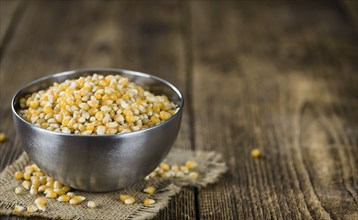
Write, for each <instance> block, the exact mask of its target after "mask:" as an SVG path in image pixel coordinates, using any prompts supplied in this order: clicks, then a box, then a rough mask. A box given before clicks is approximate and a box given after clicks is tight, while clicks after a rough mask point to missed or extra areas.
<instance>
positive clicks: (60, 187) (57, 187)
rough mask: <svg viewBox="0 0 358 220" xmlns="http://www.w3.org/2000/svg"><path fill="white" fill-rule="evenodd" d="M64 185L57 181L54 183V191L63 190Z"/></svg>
mask: <svg viewBox="0 0 358 220" xmlns="http://www.w3.org/2000/svg"><path fill="white" fill-rule="evenodd" d="M62 186H63V185H62V184H61V183H60V182H58V181H55V182H54V183H53V188H54V189H62Z"/></svg>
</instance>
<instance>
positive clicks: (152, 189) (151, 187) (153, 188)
mask: <svg viewBox="0 0 358 220" xmlns="http://www.w3.org/2000/svg"><path fill="white" fill-rule="evenodd" d="M155 191H156V189H155V187H154V186H148V187H147V188H145V189H144V190H143V192H145V193H148V194H154V193H155Z"/></svg>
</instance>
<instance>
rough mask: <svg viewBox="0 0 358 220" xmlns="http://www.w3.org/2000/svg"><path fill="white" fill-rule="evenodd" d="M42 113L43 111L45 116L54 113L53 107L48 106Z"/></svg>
mask: <svg viewBox="0 0 358 220" xmlns="http://www.w3.org/2000/svg"><path fill="white" fill-rule="evenodd" d="M42 111H43V112H44V113H45V114H48V113H52V112H53V109H52V107H51V106H48V105H46V106H45V107H44V108H43V109H42Z"/></svg>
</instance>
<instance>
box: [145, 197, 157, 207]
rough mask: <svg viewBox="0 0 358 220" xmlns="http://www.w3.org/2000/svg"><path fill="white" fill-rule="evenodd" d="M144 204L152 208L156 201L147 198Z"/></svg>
mask: <svg viewBox="0 0 358 220" xmlns="http://www.w3.org/2000/svg"><path fill="white" fill-rule="evenodd" d="M143 204H144V205H145V206H151V205H153V204H155V200H154V199H150V198H146V199H144V200H143Z"/></svg>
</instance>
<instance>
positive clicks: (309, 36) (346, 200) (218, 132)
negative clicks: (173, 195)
mask: <svg viewBox="0 0 358 220" xmlns="http://www.w3.org/2000/svg"><path fill="white" fill-rule="evenodd" d="M281 3H282V2H280V4H278V3H277V2H268V3H263V2H262V3H260V4H255V3H252V2H248V1H236V2H233V1H226V2H220V3H218V2H193V3H192V5H191V6H192V7H191V17H192V34H193V79H192V80H193V90H192V94H193V102H192V103H193V112H194V125H195V134H196V136H195V149H201V150H216V151H219V152H221V153H222V154H223V155H224V157H225V160H226V162H227V163H228V165H229V173H228V174H227V175H225V177H224V179H223V180H222V181H220V183H218V184H215V185H213V186H211V187H208V188H204V189H201V190H200V191H199V207H200V208H199V212H200V213H199V215H200V219H331V218H333V219H357V218H358V214H357V213H358V208H357V207H358V206H357V188H358V187H357V183H358V179H357V178H358V175H357V174H358V167H357V164H358V147H357V135H358V134H357V123H356V122H357V121H358V114H357V112H358V105H357V104H358V103H357V101H356V98H357V94H358V86H357V85H358V76H357V74H356V73H357V62H356V61H357V51H358V48H357V47H358V45H357V41H356V39H357V35H356V34H355V33H354V31H353V30H354V28H353V27H352V26H351V24H349V22H346V21H345V19H344V18H343V17H342V16H341V15H340V14H339V12H337V10H336V8H335V7H333V6H334V4H333V5H332V4H330V3H327V2H319V1H314V2H307V1H305V2H302V1H290V2H286V4H281ZM189 80H190V79H189ZM253 148H260V149H261V151H262V153H263V157H262V158H260V159H254V158H251V156H250V151H251V150H252V149H253Z"/></svg>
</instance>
